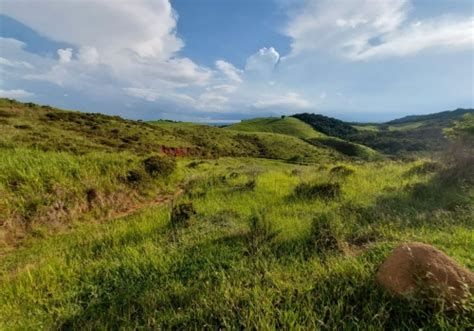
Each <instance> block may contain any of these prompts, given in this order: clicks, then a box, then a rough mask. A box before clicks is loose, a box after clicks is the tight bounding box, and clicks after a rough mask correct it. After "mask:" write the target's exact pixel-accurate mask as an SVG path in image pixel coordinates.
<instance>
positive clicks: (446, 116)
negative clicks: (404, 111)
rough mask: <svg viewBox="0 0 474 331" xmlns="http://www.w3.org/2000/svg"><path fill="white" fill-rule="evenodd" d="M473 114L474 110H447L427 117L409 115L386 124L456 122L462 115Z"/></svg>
mask: <svg viewBox="0 0 474 331" xmlns="http://www.w3.org/2000/svg"><path fill="white" fill-rule="evenodd" d="M468 113H471V114H472V113H474V109H463V108H458V109H456V110H447V111H442V112H439V113H433V114H427V115H409V116H405V117H402V118H398V119H395V120H392V121H388V122H386V123H387V124H403V123H409V122H421V121H433V120H456V119H459V118H461V117H462V116H463V115H464V114H468Z"/></svg>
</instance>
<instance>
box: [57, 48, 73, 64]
mask: <svg viewBox="0 0 474 331" xmlns="http://www.w3.org/2000/svg"><path fill="white" fill-rule="evenodd" d="M57 53H58V56H59V63H68V62H71V58H72V48H64V49H62V48H61V49H58V51H57Z"/></svg>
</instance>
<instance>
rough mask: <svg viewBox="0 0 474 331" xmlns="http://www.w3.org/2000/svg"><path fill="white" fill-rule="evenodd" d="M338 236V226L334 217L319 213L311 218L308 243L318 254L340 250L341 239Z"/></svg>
mask: <svg viewBox="0 0 474 331" xmlns="http://www.w3.org/2000/svg"><path fill="white" fill-rule="evenodd" d="M339 238H340V228H339V226H338V223H337V222H336V219H335V217H333V216H329V215H327V214H321V215H319V216H317V217H315V218H314V219H313V222H312V224H311V231H310V238H309V243H310V246H311V247H312V248H314V249H316V252H317V253H318V254H325V253H327V252H329V251H340V250H341V240H340V239H339Z"/></svg>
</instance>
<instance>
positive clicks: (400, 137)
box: [293, 109, 474, 157]
mask: <svg viewBox="0 0 474 331" xmlns="http://www.w3.org/2000/svg"><path fill="white" fill-rule="evenodd" d="M473 111H474V110H473V109H457V110H454V111H446V112H441V113H437V114H430V115H420V116H407V117H404V118H402V119H398V120H393V121H390V122H387V123H382V124H374V123H370V124H360V123H357V124H351V123H346V122H343V121H340V120H337V119H334V118H330V117H326V116H323V115H315V114H297V115H293V116H295V117H296V118H298V119H300V120H302V121H303V122H305V123H307V124H309V125H311V126H312V127H313V128H314V129H315V130H318V131H320V132H323V133H325V134H327V135H330V136H334V137H337V138H340V139H343V140H345V141H348V142H351V143H356V144H359V145H364V146H366V147H370V148H372V149H374V150H376V151H378V152H381V153H384V154H388V155H395V156H396V157H407V156H408V155H412V154H424V155H425V156H429V155H432V154H433V153H435V152H441V151H443V150H446V149H447V148H448V146H449V144H450V142H449V140H448V139H446V137H445V134H444V130H445V129H446V128H449V127H451V126H452V125H453V124H454V122H455V121H456V120H459V119H460V118H461V117H462V116H463V115H465V114H468V115H469V114H471V115H472V113H473ZM331 143H333V141H331ZM336 143H337V142H336Z"/></svg>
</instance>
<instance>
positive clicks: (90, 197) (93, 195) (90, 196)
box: [86, 188, 98, 205]
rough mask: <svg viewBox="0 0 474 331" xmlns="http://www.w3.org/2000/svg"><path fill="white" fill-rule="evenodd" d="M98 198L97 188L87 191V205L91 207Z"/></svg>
mask: <svg viewBox="0 0 474 331" xmlns="http://www.w3.org/2000/svg"><path fill="white" fill-rule="evenodd" d="M97 197H98V193H97V190H96V189H95V188H89V189H87V190H86V198H87V203H88V204H89V205H91V204H92V203H93V202H94V201H95V200H96V199H97Z"/></svg>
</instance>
